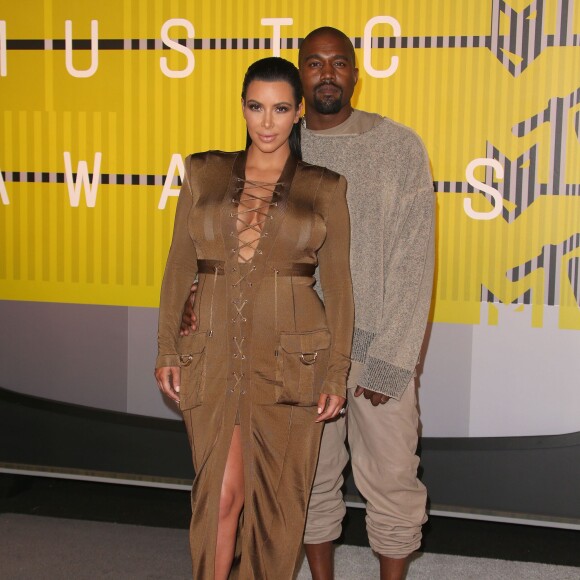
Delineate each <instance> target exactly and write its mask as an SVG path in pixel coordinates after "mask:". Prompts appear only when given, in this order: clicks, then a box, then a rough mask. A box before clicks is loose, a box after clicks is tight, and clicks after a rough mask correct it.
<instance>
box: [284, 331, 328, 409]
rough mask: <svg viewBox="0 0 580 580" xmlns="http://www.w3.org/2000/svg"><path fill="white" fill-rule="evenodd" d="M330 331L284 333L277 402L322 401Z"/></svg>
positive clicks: (305, 404) (309, 404)
mask: <svg viewBox="0 0 580 580" xmlns="http://www.w3.org/2000/svg"><path fill="white" fill-rule="evenodd" d="M330 338H331V337H330V332H329V331H328V330H327V329H325V328H324V329H321V330H313V331H310V332H282V333H280V349H279V353H278V382H279V384H280V385H281V386H279V387H277V391H278V392H277V397H276V402H277V403H283V404H286V405H299V406H303V407H312V406H315V405H316V404H317V403H318V397H319V396H320V389H321V387H322V383H323V382H324V378H325V376H326V371H327V367H328V357H329V354H330V350H329V349H330Z"/></svg>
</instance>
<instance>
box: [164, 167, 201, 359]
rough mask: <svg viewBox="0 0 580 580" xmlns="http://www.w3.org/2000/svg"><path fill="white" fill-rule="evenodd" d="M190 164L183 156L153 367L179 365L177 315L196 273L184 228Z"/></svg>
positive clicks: (190, 200)
mask: <svg viewBox="0 0 580 580" xmlns="http://www.w3.org/2000/svg"><path fill="white" fill-rule="evenodd" d="M191 165H192V157H191V156H189V157H188V158H187V159H186V160H185V177H184V179H183V184H182V186H181V190H180V192H179V198H178V200H177V209H176V211H175V222H174V226H173V239H172V241H171V248H170V250H169V256H168V258H167V264H166V265H165V273H164V275H163V283H162V284H161V298H160V304H159V327H158V333H157V344H158V351H157V361H156V363H155V367H156V368H159V367H168V366H179V354H178V350H177V340H178V338H179V329H180V326H181V315H182V312H183V305H184V304H185V301H186V300H187V297H188V296H189V292H190V288H191V285H192V283H193V281H194V279H195V276H196V274H197V253H196V250H195V245H194V243H193V240H192V239H191V236H190V235H189V229H188V219H189V213H190V211H191V209H192V208H193V205H194V197H193V191H192V188H191V180H190V172H191Z"/></svg>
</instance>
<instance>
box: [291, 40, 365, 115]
mask: <svg viewBox="0 0 580 580" xmlns="http://www.w3.org/2000/svg"><path fill="white" fill-rule="evenodd" d="M299 68H300V78H301V80H302V88H303V89H304V100H305V101H306V106H307V108H308V109H310V110H312V109H315V110H316V111H317V112H318V113H321V114H322V115H332V114H336V113H338V112H339V111H340V110H341V109H342V108H343V107H344V106H345V105H348V104H349V103H350V99H351V98H352V94H353V92H354V87H355V85H356V82H357V80H358V69H357V68H356V67H355V63H354V61H353V57H352V47H351V46H350V45H349V43H348V42H347V41H346V40H345V39H343V38H341V37H339V36H336V35H334V34H332V33H322V34H317V35H316V36H314V37H312V38H309V39H308V40H306V41H305V42H304V44H303V45H302V47H301V49H300V63H299Z"/></svg>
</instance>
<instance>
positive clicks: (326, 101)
mask: <svg viewBox="0 0 580 580" xmlns="http://www.w3.org/2000/svg"><path fill="white" fill-rule="evenodd" d="M326 84H330V85H332V86H333V87H335V88H336V89H338V91H339V93H338V96H336V97H332V96H331V95H327V96H326V97H324V98H322V99H321V98H320V97H318V89H319V88H320V87H323V86H324V85H326ZM314 108H315V109H316V111H317V112H318V113H320V114H321V115H334V114H336V113H338V112H340V110H341V109H342V89H341V88H340V87H338V86H336V85H335V84H334V83H323V84H320V85H318V86H317V87H316V89H314Z"/></svg>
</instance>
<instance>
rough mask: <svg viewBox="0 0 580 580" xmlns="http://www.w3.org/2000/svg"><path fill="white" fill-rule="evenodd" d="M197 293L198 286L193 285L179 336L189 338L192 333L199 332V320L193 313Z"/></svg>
mask: <svg viewBox="0 0 580 580" xmlns="http://www.w3.org/2000/svg"><path fill="white" fill-rule="evenodd" d="M196 292H197V284H193V285H192V286H191V294H190V295H189V298H188V299H187V300H186V301H185V304H184V306H183V312H182V314H181V328H180V329H179V336H188V335H189V333H190V332H195V331H196V330H197V318H196V316H195V314H194V313H193V302H194V301H195V293H196Z"/></svg>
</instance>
